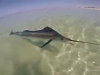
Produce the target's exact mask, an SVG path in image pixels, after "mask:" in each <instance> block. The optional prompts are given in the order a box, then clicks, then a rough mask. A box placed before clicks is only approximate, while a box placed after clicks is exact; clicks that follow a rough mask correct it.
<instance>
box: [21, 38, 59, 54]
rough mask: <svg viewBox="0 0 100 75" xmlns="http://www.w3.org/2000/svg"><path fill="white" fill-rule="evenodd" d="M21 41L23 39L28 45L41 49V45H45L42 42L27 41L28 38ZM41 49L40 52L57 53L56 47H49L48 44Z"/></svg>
mask: <svg viewBox="0 0 100 75" xmlns="http://www.w3.org/2000/svg"><path fill="white" fill-rule="evenodd" d="M23 39H24V40H25V41H27V42H29V43H31V44H33V45H35V46H38V47H39V48H41V46H42V45H43V44H45V42H43V41H32V40H31V39H29V38H23ZM41 49H42V50H48V51H52V52H57V53H58V52H59V51H58V49H57V48H56V47H54V46H52V45H50V44H48V45H46V46H44V47H42V48H41Z"/></svg>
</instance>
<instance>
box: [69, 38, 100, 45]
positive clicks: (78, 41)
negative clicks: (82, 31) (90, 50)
mask: <svg viewBox="0 0 100 75" xmlns="http://www.w3.org/2000/svg"><path fill="white" fill-rule="evenodd" d="M70 41H73V42H80V43H88V44H94V45H100V44H96V43H91V42H84V41H77V40H71V39H70Z"/></svg>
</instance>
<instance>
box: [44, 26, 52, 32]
mask: <svg viewBox="0 0 100 75" xmlns="http://www.w3.org/2000/svg"><path fill="white" fill-rule="evenodd" d="M43 30H44V31H47V32H50V31H54V30H53V29H52V28H50V27H48V26H47V27H45V28H43Z"/></svg>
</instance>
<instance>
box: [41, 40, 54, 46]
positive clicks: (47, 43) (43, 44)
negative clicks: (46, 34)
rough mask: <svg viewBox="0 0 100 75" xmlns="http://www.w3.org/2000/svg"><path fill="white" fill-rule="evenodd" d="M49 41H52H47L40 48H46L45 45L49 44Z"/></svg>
mask: <svg viewBox="0 0 100 75" xmlns="http://www.w3.org/2000/svg"><path fill="white" fill-rule="evenodd" d="M51 41H52V39H50V40H49V41H47V42H46V43H45V44H43V45H42V46H41V48H42V47H44V46H46V45H47V44H49V43H50V42H51Z"/></svg>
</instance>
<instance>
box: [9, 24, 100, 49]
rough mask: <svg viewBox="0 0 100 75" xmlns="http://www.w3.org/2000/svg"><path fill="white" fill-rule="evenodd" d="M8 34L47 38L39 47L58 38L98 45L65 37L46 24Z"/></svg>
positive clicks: (64, 40)
mask: <svg viewBox="0 0 100 75" xmlns="http://www.w3.org/2000/svg"><path fill="white" fill-rule="evenodd" d="M10 35H17V36H25V37H32V38H34V37H36V38H43V39H48V41H47V42H46V43H44V44H43V45H42V46H41V48H43V47H45V46H46V45H47V44H49V43H50V42H52V41H53V40H60V41H63V42H66V41H72V42H79V43H87V44H94V45H99V44H96V43H91V42H85V41H78V40H73V39H71V38H67V37H65V36H63V35H62V34H60V33H59V32H57V31H56V30H54V29H53V28H51V27H48V26H47V27H44V28H43V29H40V30H35V31H32V30H23V31H20V32H13V31H11V32H10Z"/></svg>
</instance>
